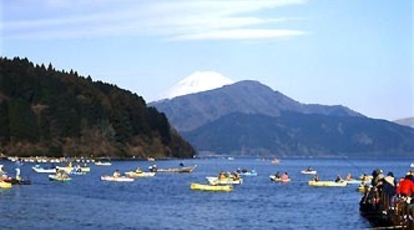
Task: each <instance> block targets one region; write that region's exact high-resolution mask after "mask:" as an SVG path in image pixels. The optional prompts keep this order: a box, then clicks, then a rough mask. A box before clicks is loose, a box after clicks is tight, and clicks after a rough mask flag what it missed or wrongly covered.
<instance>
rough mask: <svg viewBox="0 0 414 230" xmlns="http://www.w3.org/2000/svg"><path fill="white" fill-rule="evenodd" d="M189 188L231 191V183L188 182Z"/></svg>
mask: <svg viewBox="0 0 414 230" xmlns="http://www.w3.org/2000/svg"><path fill="white" fill-rule="evenodd" d="M190 189H191V190H201V191H213V192H218V191H222V192H230V191H233V186H231V185H206V184H199V183H191V184H190Z"/></svg>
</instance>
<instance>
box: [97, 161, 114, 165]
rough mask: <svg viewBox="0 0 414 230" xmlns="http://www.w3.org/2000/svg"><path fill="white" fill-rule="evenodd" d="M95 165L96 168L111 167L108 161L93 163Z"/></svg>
mask: <svg viewBox="0 0 414 230" xmlns="http://www.w3.org/2000/svg"><path fill="white" fill-rule="evenodd" d="M95 165H97V166H111V165H112V163H111V162H110V161H95Z"/></svg>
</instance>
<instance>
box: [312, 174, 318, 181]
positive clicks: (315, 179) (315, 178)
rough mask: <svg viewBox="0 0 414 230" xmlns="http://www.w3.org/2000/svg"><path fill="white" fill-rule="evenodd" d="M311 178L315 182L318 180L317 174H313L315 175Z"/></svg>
mask: <svg viewBox="0 0 414 230" xmlns="http://www.w3.org/2000/svg"><path fill="white" fill-rule="evenodd" d="M313 180H314V181H316V182H318V181H319V176H318V174H315V176H314V177H313Z"/></svg>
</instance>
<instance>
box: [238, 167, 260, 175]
mask: <svg viewBox="0 0 414 230" xmlns="http://www.w3.org/2000/svg"><path fill="white" fill-rule="evenodd" d="M237 173H239V175H240V176H257V172H256V170H254V169H252V170H250V171H243V170H241V171H239V170H237Z"/></svg>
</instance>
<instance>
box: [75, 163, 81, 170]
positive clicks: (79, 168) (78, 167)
mask: <svg viewBox="0 0 414 230" xmlns="http://www.w3.org/2000/svg"><path fill="white" fill-rule="evenodd" d="M75 172H82V169H81V166H80V164H77V165H76V166H75Z"/></svg>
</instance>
